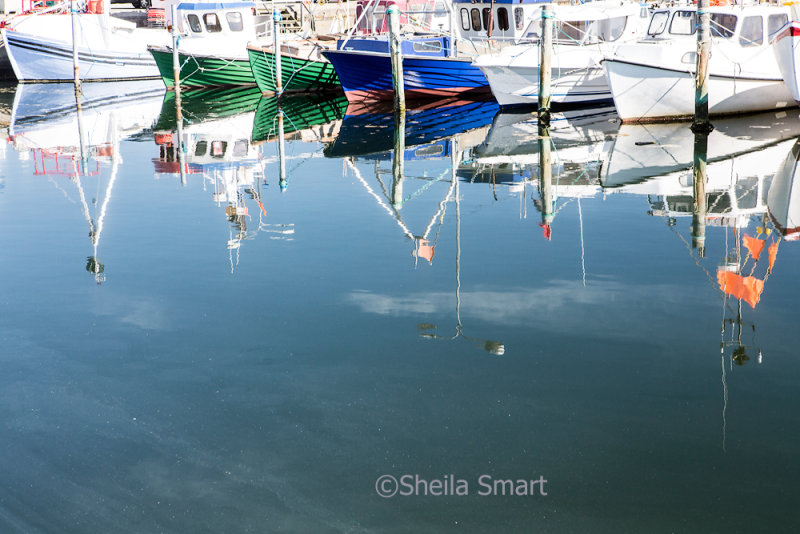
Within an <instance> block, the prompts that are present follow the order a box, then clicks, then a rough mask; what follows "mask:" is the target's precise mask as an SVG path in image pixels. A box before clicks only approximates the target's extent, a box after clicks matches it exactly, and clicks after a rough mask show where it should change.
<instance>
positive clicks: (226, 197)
mask: <svg viewBox="0 0 800 534" xmlns="http://www.w3.org/2000/svg"><path fill="white" fill-rule="evenodd" d="M260 99H261V93H260V92H259V91H258V90H257V89H255V88H223V89H200V90H195V91H186V92H183V93H182V95H181V105H180V106H177V105H176V101H175V94H174V93H173V92H168V93H167V94H166V96H165V97H164V102H163V106H162V109H161V116H160V117H159V120H158V123H157V124H156V126H155V128H154V130H155V131H154V134H155V142H156V144H157V145H158V146H159V152H160V153H159V157H158V158H155V159H153V164H154V167H155V172H156V174H170V175H178V176H180V177H181V181H182V182H183V183H187V182H188V181H189V180H190V179H191V177H195V176H196V177H199V178H200V181H201V182H202V185H203V188H206V187H209V188H210V190H211V198H212V200H213V201H214V202H215V203H216V204H217V205H218V206H220V207H223V206H224V208H225V210H224V212H225V218H226V220H227V221H228V241H227V249H228V257H229V261H230V265H231V272H234V270H235V267H236V265H238V263H239V249H240V247H241V244H242V241H244V240H247V239H252V238H254V237H255V236H256V234H257V233H258V232H259V231H262V230H265V229H267V228H268V226H267V224H266V223H265V222H264V220H263V218H264V216H265V215H266V209H265V208H264V203H263V199H262V191H261V188H262V186H266V185H267V184H266V180H265V178H264V163H263V161H262V160H261V151H260V149H259V147H258V146H256V145H254V144H253V143H252V142H251V140H250V131H251V129H252V125H253V119H254V117H255V113H256V107H257V106H258V102H259V100H260ZM178 117H182V122H178ZM248 200H251V201H253V202H251V205H248V202H247V201H248ZM251 208H255V211H256V212H257V214H258V224H257V226H256V229H255V230H252V229H248V224H249V223H250V221H251V219H252V215H251Z"/></svg>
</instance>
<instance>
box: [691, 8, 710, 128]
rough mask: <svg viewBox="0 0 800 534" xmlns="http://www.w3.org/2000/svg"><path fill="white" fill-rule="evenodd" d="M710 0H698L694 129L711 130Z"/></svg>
mask: <svg viewBox="0 0 800 534" xmlns="http://www.w3.org/2000/svg"><path fill="white" fill-rule="evenodd" d="M708 6H709V0H697V14H698V15H699V18H700V20H699V25H698V28H697V59H696V63H695V81H694V122H693V123H692V131H693V132H695V133H698V132H706V133H708V132H710V131H711V130H713V129H714V126H713V125H712V124H711V122H710V121H709V120H708V59H709V55H710V53H711V13H709V11H708Z"/></svg>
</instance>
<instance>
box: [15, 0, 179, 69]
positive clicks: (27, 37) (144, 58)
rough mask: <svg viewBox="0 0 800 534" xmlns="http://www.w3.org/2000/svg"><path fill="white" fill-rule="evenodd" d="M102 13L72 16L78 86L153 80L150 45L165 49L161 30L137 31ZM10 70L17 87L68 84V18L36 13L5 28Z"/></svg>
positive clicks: (70, 61) (165, 35) (165, 37)
mask: <svg viewBox="0 0 800 534" xmlns="http://www.w3.org/2000/svg"><path fill="white" fill-rule="evenodd" d="M104 3H105V8H104V9H103V10H102V11H103V13H100V14H96V13H80V14H77V15H75V18H76V22H77V26H76V35H75V43H76V45H77V49H78V75H79V77H80V79H81V80H82V81H114V80H131V79H154V78H158V77H159V73H158V68H157V67H156V63H155V61H154V60H153V58H152V57H151V56H150V54H149V53H148V52H147V45H148V44H166V43H167V42H169V39H170V36H169V33H167V31H166V30H164V29H163V28H137V27H136V24H134V23H133V22H130V21H127V20H122V19H118V18H116V17H111V16H109V15H108V0H105V1H104ZM0 31H2V36H3V41H4V43H5V48H6V52H7V54H8V58H9V61H10V63H11V67H12V69H13V70H14V74H15V76H16V77H17V80H19V81H21V82H60V81H72V80H73V79H74V70H73V32H72V17H71V16H70V15H68V14H66V13H39V14H34V15H31V16H27V17H24V18H22V19H20V20H18V21H15V22H14V24H13V26H11V27H6V28H3V29H2V30H0Z"/></svg>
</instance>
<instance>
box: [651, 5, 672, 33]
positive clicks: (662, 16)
mask: <svg viewBox="0 0 800 534" xmlns="http://www.w3.org/2000/svg"><path fill="white" fill-rule="evenodd" d="M668 21H669V11H656V12H655V13H653V18H651V19H650V26H648V27H647V35H661V34H662V33H664V30H666V29H667V22H668Z"/></svg>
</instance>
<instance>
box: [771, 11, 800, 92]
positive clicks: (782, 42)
mask: <svg viewBox="0 0 800 534" xmlns="http://www.w3.org/2000/svg"><path fill="white" fill-rule="evenodd" d="M798 44H800V22H798V21H794V22H790V23H789V24H788V25H787V26H785V27H784V28H783V30H782V31H781V32H780V33H779V34H778V35H777V37H776V38H775V44H774V45H773V46H774V50H775V59H776V60H777V61H778V67H779V68H780V70H781V75H782V76H783V81H784V82H785V83H786V87H787V88H788V89H789V92H790V93H791V94H792V98H794V100H795V102H798V103H800V73H798V61H800V46H798Z"/></svg>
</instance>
